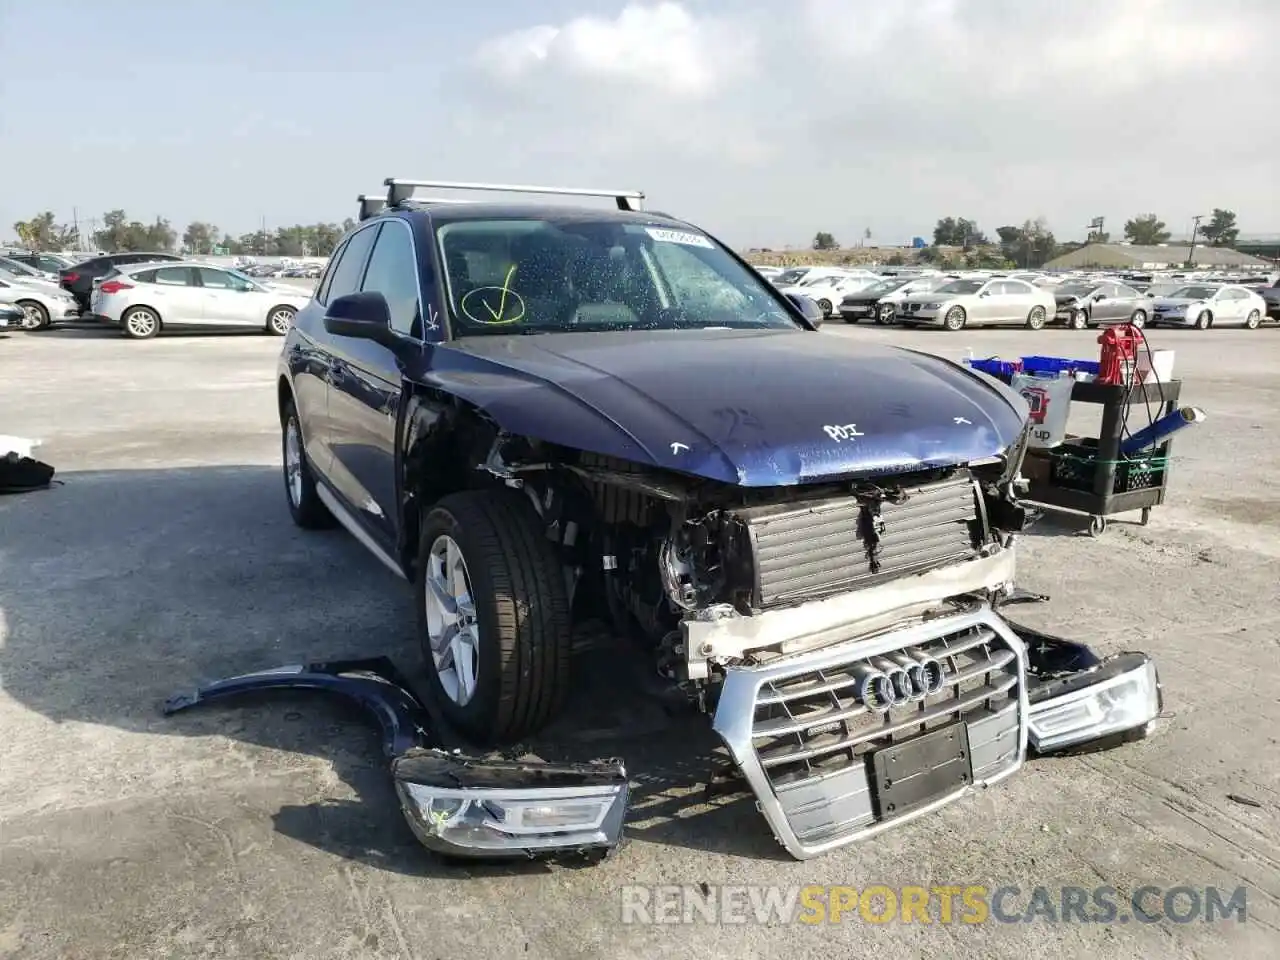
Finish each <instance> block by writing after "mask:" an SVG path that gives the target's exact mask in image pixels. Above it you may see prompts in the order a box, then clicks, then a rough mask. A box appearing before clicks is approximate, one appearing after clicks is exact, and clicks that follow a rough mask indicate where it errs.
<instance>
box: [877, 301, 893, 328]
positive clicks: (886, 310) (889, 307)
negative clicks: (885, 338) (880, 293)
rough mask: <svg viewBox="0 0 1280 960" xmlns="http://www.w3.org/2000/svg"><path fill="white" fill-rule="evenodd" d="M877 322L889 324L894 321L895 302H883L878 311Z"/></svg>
mask: <svg viewBox="0 0 1280 960" xmlns="http://www.w3.org/2000/svg"><path fill="white" fill-rule="evenodd" d="M876 323H879V324H882V325H884V326H888V325H889V324H891V323H893V304H892V303H882V304H880V307H879V309H878V310H877V311H876Z"/></svg>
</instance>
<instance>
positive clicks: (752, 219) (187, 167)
mask: <svg viewBox="0 0 1280 960" xmlns="http://www.w3.org/2000/svg"><path fill="white" fill-rule="evenodd" d="M1278 37H1280V0H1213V2H1209V3H1206V2H1203V0H791V2H789V3H780V2H776V0H772V2H771V0H680V2H649V0H645V2H641V0H632V2H627V0H538V2H536V3H532V2H528V3H517V2H514V0H483V2H473V3H457V2H454V0H418V2H390V0H359V2H349V0H275V2H274V3H271V4H264V3H249V2H243V0H220V2H218V3H216V4H195V3H182V2H176V0H169V2H156V0H121V2H119V3H114V4H109V3H102V2H101V0H91V2H80V0H40V2H29V0H0V150H2V151H3V159H2V160H0V170H3V171H4V176H3V178H2V179H3V191H0V239H4V240H8V239H11V238H12V233H11V228H10V224H12V223H13V222H14V221H16V220H19V219H26V218H27V217H29V216H31V215H33V214H35V213H38V212H40V211H41V210H45V209H51V210H53V211H54V212H55V213H56V214H57V215H58V217H59V219H60V220H65V221H70V220H71V218H72V216H73V212H74V214H75V215H76V216H77V217H78V218H79V219H80V220H81V221H82V223H83V222H84V221H87V220H89V219H90V218H95V217H96V218H99V219H100V218H101V216H102V213H103V212H104V211H106V210H109V209H114V208H122V209H124V210H125V211H126V212H127V213H128V214H129V216H130V217H131V218H135V219H141V220H150V219H153V218H155V217H156V216H164V217H167V218H168V219H169V220H170V221H171V222H172V223H173V224H174V226H175V227H176V228H177V229H178V231H179V233H181V231H182V229H183V227H184V226H185V225H186V223H188V222H190V221H192V220H203V221H207V222H213V223H214V224H216V225H217V226H218V227H219V228H221V229H223V230H226V231H229V232H231V233H233V234H240V233H247V232H250V231H252V230H255V229H257V228H258V227H259V225H260V224H261V223H262V222H264V221H265V222H266V224H267V225H268V227H274V226H280V225H287V224H293V223H298V222H304V223H312V222H316V221H339V220H342V219H343V218H345V217H347V216H353V215H354V214H355V210H356V204H355V197H356V195H357V194H359V193H362V192H371V191H375V190H380V189H381V184H382V182H383V180H384V179H385V178H387V177H389V176H396V177H408V178H416V179H440V180H465V181H477V180H480V181H496V182H505V183H535V184H554V185H568V186H583V187H606V188H614V187H622V188H628V189H641V190H644V191H645V192H646V194H647V196H648V198H649V199H648V203H649V205H650V206H651V207H652V208H654V209H659V210H663V211H665V212H667V213H671V214H674V215H676V216H680V217H683V218H685V219H688V220H691V221H693V222H695V223H698V224H699V225H700V226H702V227H704V228H705V229H706V230H707V231H708V232H710V233H712V234H715V235H716V236H718V237H720V238H721V239H723V240H725V241H727V242H729V243H732V244H735V245H737V246H741V247H747V246H767V247H774V248H780V247H783V246H786V245H805V244H807V243H808V242H809V241H810V240H811V239H812V237H813V235H814V234H815V233H816V232H817V231H820V230H821V231H827V232H830V233H833V234H834V235H835V237H836V238H837V240H839V241H841V242H843V243H846V244H851V243H853V242H856V241H858V240H860V239H861V238H862V237H863V236H864V231H866V230H870V231H871V235H872V238H873V241H874V240H882V241H884V242H886V243H892V242H907V241H908V240H909V239H910V238H911V237H912V236H915V235H924V236H928V235H929V234H930V233H931V232H932V229H933V224H934V223H935V221H936V220H937V219H938V218H940V217H944V216H957V217H959V216H963V217H968V218H970V219H972V220H976V221H977V222H978V224H979V226H980V227H981V228H982V229H984V230H986V231H987V232H988V233H991V234H994V231H995V228H996V227H997V226H1001V225H1003V224H1008V223H1022V222H1023V221H1024V220H1026V219H1029V218H1035V217H1044V218H1045V219H1046V220H1047V221H1048V224H1049V226H1050V228H1051V229H1053V230H1054V231H1055V233H1056V234H1057V235H1058V237H1059V238H1060V239H1064V240H1065V239H1073V238H1082V237H1083V235H1084V233H1085V230H1086V227H1085V224H1086V223H1087V222H1088V221H1089V220H1090V219H1091V218H1093V217H1095V216H1103V217H1105V218H1106V223H1107V229H1108V230H1110V231H1111V232H1112V234H1113V235H1119V234H1120V232H1121V230H1122V228H1123V224H1124V221H1125V220H1126V219H1128V218H1131V217H1133V216H1136V215H1140V214H1144V213H1148V212H1154V213H1157V214H1158V215H1159V216H1160V217H1161V219H1163V220H1165V221H1166V222H1167V223H1168V224H1169V228H1170V229H1171V230H1172V231H1173V232H1174V233H1175V235H1185V234H1186V233H1188V232H1189V227H1190V220H1191V217H1192V216H1193V215H1195V214H1205V215H1207V214H1209V213H1211V212H1212V209H1213V208H1214V207H1224V208H1228V209H1231V210H1234V211H1235V212H1236V213H1237V216H1238V223H1239V226H1240V228H1241V229H1242V231H1243V232H1244V233H1280V163H1278V162H1277V159H1276V158H1277V156H1280V123H1277V122H1276V110H1277V100H1276V93H1275V91H1276V90H1277V89H1280V82H1278V81H1280V56H1277V55H1276V50H1277V47H1276V42H1277V38H1278Z"/></svg>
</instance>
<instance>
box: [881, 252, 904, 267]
mask: <svg viewBox="0 0 1280 960" xmlns="http://www.w3.org/2000/svg"><path fill="white" fill-rule="evenodd" d="M884 265H885V266H886V267H905V266H906V265H907V258H906V257H904V256H903V255H902V254H900V253H898V252H897V251H895V252H893V253H891V254H889V258H888V259H887V260H885V262H884Z"/></svg>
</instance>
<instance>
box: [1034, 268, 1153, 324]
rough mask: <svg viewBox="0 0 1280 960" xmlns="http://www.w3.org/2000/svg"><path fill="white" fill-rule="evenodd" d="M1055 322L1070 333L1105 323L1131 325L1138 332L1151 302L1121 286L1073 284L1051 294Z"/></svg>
mask: <svg viewBox="0 0 1280 960" xmlns="http://www.w3.org/2000/svg"><path fill="white" fill-rule="evenodd" d="M1053 296H1054V299H1055V300H1056V301H1057V308H1056V311H1055V313H1054V319H1056V320H1058V321H1060V322H1062V323H1065V324H1067V325H1068V326H1069V327H1071V329H1072V330H1084V329H1085V328H1086V327H1096V326H1099V325H1100V324H1108V323H1131V324H1133V325H1134V326H1135V327H1138V328H1139V329H1141V328H1142V327H1144V326H1145V325H1146V323H1147V319H1148V318H1149V317H1150V309H1151V299H1150V298H1149V297H1147V296H1145V295H1144V294H1141V293H1139V292H1138V291H1137V290H1135V289H1133V288H1132V287H1130V286H1126V285H1125V284H1123V283H1115V282H1113V281H1106V282H1095V281H1088V280H1085V281H1076V282H1073V283H1064V284H1063V285H1062V286H1060V287H1057V288H1056V289H1054V291H1053Z"/></svg>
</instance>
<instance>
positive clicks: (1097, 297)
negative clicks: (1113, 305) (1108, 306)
mask: <svg viewBox="0 0 1280 960" xmlns="http://www.w3.org/2000/svg"><path fill="white" fill-rule="evenodd" d="M1093 299H1094V300H1105V299H1107V295H1106V294H1105V293H1095V294H1094V295H1093Z"/></svg>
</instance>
